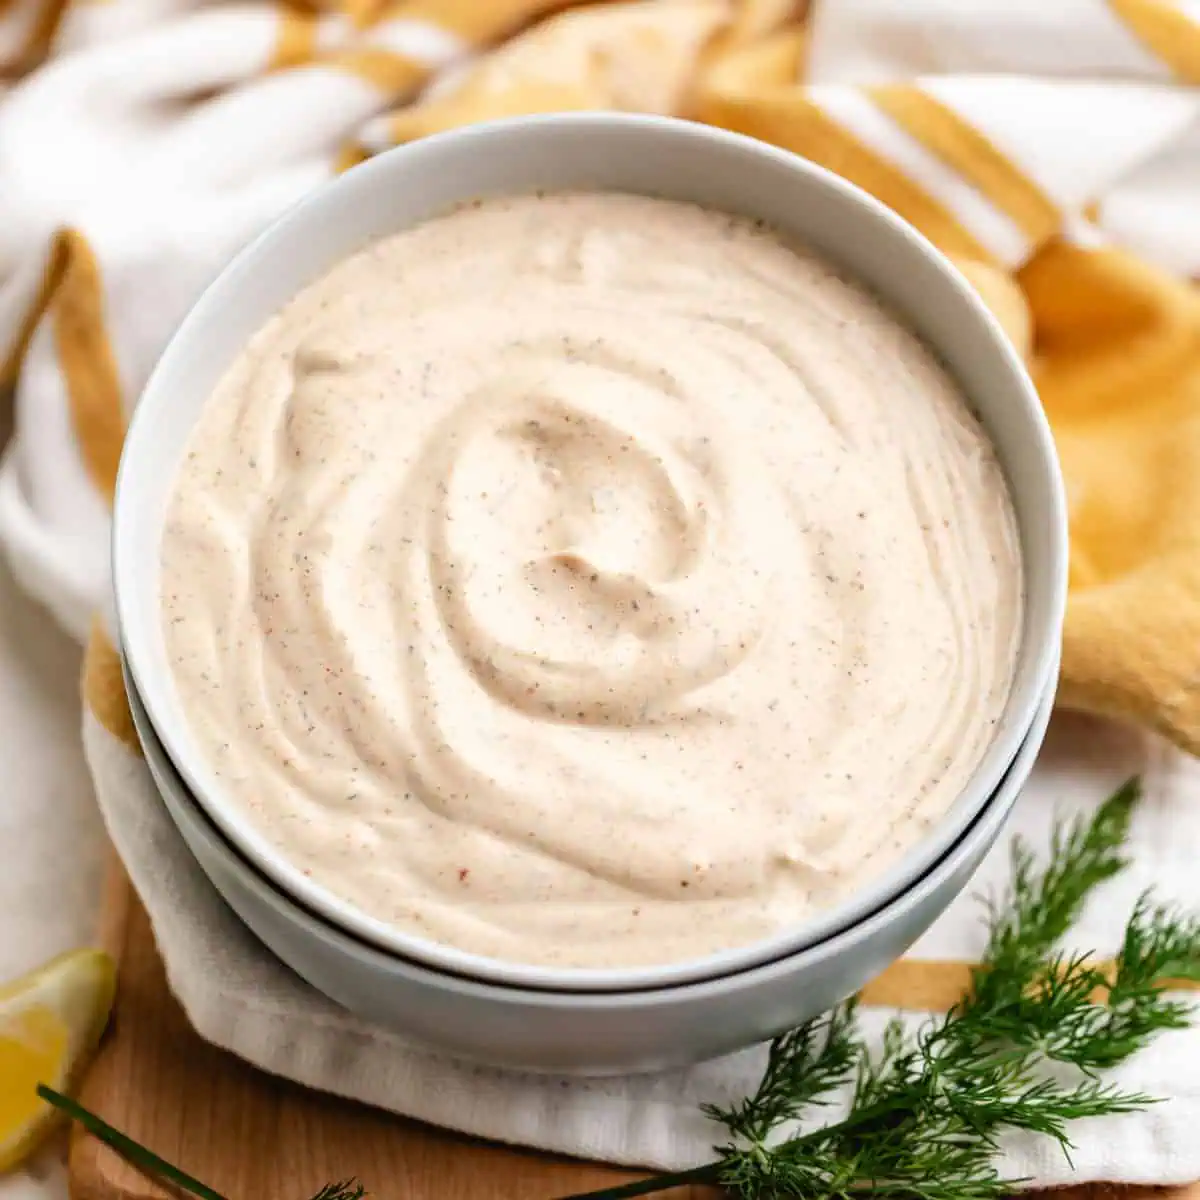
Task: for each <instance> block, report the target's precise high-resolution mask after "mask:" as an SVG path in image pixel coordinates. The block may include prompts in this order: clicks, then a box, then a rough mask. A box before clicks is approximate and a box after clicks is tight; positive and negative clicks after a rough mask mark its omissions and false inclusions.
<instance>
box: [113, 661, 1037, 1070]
mask: <svg viewBox="0 0 1200 1200" xmlns="http://www.w3.org/2000/svg"><path fill="white" fill-rule="evenodd" d="M127 687H128V691H129V697H130V708H131V710H132V713H133V719H134V725H135V728H136V729H137V732H138V736H139V737H140V739H141V742H142V746H143V748H144V750H145V755H146V763H147V765H148V767H149V769H150V771H151V773H152V775H153V777H154V780H155V782H156V784H157V785H158V788H159V791H160V793H161V795H162V798H163V802H164V805H165V807H166V809H167V811H168V813H169V814H170V816H171V818H172V820H173V821H174V823H175V826H176V828H177V829H178V830H179V832H180V834H181V835H182V837H183V839H184V841H185V842H186V844H187V846H188V848H189V849H190V850H191V852H192V854H193V855H194V857H195V858H196V860H197V862H198V863H199V864H200V867H201V869H202V870H203V871H204V872H205V874H206V875H207V876H208V878H209V879H210V880H211V881H212V883H213V884H214V886H215V887H216V888H217V890H218V891H219V892H220V893H221V895H222V896H223V898H224V899H225V901H226V902H227V903H228V904H229V906H230V908H231V909H232V910H233V911H234V912H235V913H236V914H237V915H238V916H239V917H240V918H241V920H242V921H243V922H244V924H245V925H246V926H247V927H248V928H249V929H250V931H251V932H252V933H253V934H254V935H255V936H256V937H257V938H258V939H259V940H260V941H261V942H262V943H263V944H264V945H265V946H266V947H267V948H268V949H269V950H270V951H271V952H272V953H274V954H275V955H276V956H277V957H278V958H279V959H280V960H281V961H282V962H284V963H286V964H287V965H288V966H289V967H290V968H291V969H292V970H293V971H295V972H296V974H297V975H299V976H300V977H301V978H302V979H304V980H306V981H307V982H308V983H310V984H312V986H313V987H315V988H316V989H317V990H318V991H320V992H323V993H324V994H325V995H327V996H329V997H330V998H331V999H333V1000H335V1001H336V1002H337V1003H339V1004H341V1005H342V1006H343V1007H344V1008H346V1009H347V1010H348V1011H350V1012H352V1013H354V1014H355V1015H356V1016H359V1017H362V1018H363V1019H364V1020H367V1021H371V1022H373V1023H375V1024H378V1025H382V1026H385V1027H391V1028H395V1029H397V1030H399V1031H401V1032H402V1033H403V1034H404V1035H405V1037H406V1038H408V1039H411V1040H412V1041H413V1042H414V1043H416V1044H419V1045H421V1046H424V1047H426V1048H428V1049H429V1050H431V1051H433V1052H435V1053H439V1054H449V1055H451V1056H453V1057H455V1058H458V1059H463V1060H466V1061H470V1062H475V1063H479V1064H482V1065H486V1066H492V1067H501V1068H506V1069H510V1070H521V1071H534V1072H541V1073H554V1074H562V1075H617V1074H622V1075H625V1074H634V1073H639V1072H647V1071H661V1070H666V1069H669V1068H672V1067H679V1066H684V1065H687V1064H690V1063H694V1062H699V1061H702V1060H705V1059H709V1058H715V1057H717V1056H719V1055H721V1054H725V1053H728V1052H730V1051H733V1050H737V1049H739V1048H741V1047H743V1046H747V1045H751V1044H753V1043H755V1042H760V1041H764V1040H766V1039H768V1038H770V1037H773V1036H774V1035H776V1034H778V1033H781V1032H783V1031H784V1030H787V1029H791V1028H794V1027H795V1026H797V1025H799V1024H801V1023H802V1022H804V1021H807V1020H809V1019H810V1018H812V1017H814V1016H817V1015H818V1014H819V1013H822V1012H824V1011H826V1010H827V1009H829V1008H831V1007H833V1006H834V1005H835V1004H837V1003H839V1002H840V1001H842V1000H844V999H845V998H846V997H847V996H849V995H851V994H852V993H853V992H855V991H857V990H858V989H859V988H861V987H862V986H863V985H864V984H866V983H867V982H868V981H869V980H870V979H872V978H874V977H875V976H876V975H878V974H879V973H880V972H881V971H882V970H883V969H884V968H885V967H886V966H887V965H888V964H889V963H891V962H892V961H893V960H894V959H896V958H898V957H899V956H900V955H901V954H903V953H904V952H905V951H906V950H907V949H908V948H909V947H910V946H911V945H912V943H913V942H914V941H916V939H917V938H918V937H919V936H920V935H921V934H922V933H923V932H924V931H925V930H926V929H927V928H928V927H929V925H930V924H931V923H932V922H933V921H934V920H935V919H936V918H937V916H938V915H939V914H940V913H941V912H942V911H943V910H944V909H945V907H946V905H947V903H948V902H949V900H950V899H952V898H953V897H954V896H955V895H957V894H958V893H959V892H960V891H961V890H962V888H963V886H964V884H965V883H966V881H967V880H968V879H969V878H970V877H971V875H972V874H973V873H974V871H975V869H976V868H977V867H978V865H979V863H980V862H981V860H982V859H983V856H984V854H986V853H987V851H988V850H989V849H990V848H991V846H992V845H993V844H994V843H995V841H996V838H997V837H998V836H999V834H1000V832H1001V831H1002V829H1003V827H1004V823H1005V821H1006V819H1007V817H1008V814H1009V812H1010V811H1011V810H1012V806H1013V804H1014V802H1015V801H1016V798H1017V795H1018V793H1019V791H1020V789H1021V785H1022V783H1023V782H1024V780H1025V778H1026V776H1027V774H1028V772H1029V768H1030V766H1031V765H1032V763H1033V760H1034V758H1035V757H1036V754H1037V751H1038V747H1039V746H1040V745H1041V742H1042V737H1043V734H1044V733H1045V730H1046V725H1047V723H1048V722H1049V719H1050V712H1051V709H1052V707H1053V695H1052V694H1051V693H1047V695H1046V696H1045V698H1044V699H1043V702H1042V704H1041V706H1040V708H1039V709H1038V713H1037V716H1036V718H1035V722H1034V725H1033V727H1032V729H1031V730H1030V732H1029V736H1028V737H1027V738H1026V740H1025V742H1024V743H1023V745H1022V746H1021V749H1020V750H1019V751H1018V753H1017V757H1016V758H1015V759H1014V760H1013V764H1012V766H1011V767H1010V768H1009V771H1008V773H1007V774H1006V775H1005V777H1004V779H1003V780H1002V781H1001V784H1000V786H999V788H998V789H997V791H996V794H995V795H994V796H993V797H992V799H991V801H990V803H989V804H988V805H987V806H986V807H985V808H984V809H983V811H982V812H981V813H980V815H979V817H978V819H977V820H976V821H975V822H974V823H973V824H972V825H971V826H970V827H969V828H968V829H967V830H966V832H965V833H964V834H963V836H962V837H961V838H960V839H959V840H958V841H957V842H956V843H955V844H954V845H953V846H952V847H951V848H950V849H949V851H948V852H947V853H946V855H945V856H944V857H943V858H942V859H940V860H939V861H938V862H937V863H935V864H934V865H933V867H932V868H931V869H930V870H929V871H928V872H927V873H926V874H925V875H923V876H922V877H921V878H920V879H918V880H916V881H915V882H914V883H913V884H912V886H911V887H909V888H908V889H907V890H905V891H904V892H903V893H902V894H901V895H900V896H898V897H896V898H895V899H893V900H892V901H891V902H890V903H889V904H887V905H885V906H884V907H883V908H881V909H879V910H878V911H877V912H875V913H873V914H872V915H871V916H870V917H868V918H866V919H865V920H863V921H860V922H859V923H857V924H856V925H854V926H852V927H851V928H850V929H847V930H844V931H843V932H841V933H839V934H835V935H833V936H832V937H829V938H826V939H825V940H824V941H821V942H818V943H817V944H816V945H813V946H809V947H808V948H807V949H804V950H800V951H798V952H797V953H795V954H793V955H789V956H787V957H785V958H782V959H777V960H775V961H773V962H769V963H765V964H763V965H761V966H757V967H750V968H748V969H746V970H744V971H739V972H736V973H734V974H732V975H725V976H722V977H721V978H719V979H712V980H703V981H699V982H694V983H682V984H676V985H674V986H668V987H664V988H654V989H649V990H644V991H636V992H579V991H562V992H555V991H546V990H540V989H521V988H511V987H505V986H503V985H499V984H494V983H487V982H484V981H481V980H475V979H469V978H462V977H459V976H454V975H449V974H446V973H444V972H440V971H434V970H430V969H429V968H427V967H423V966H421V965H420V964H419V963H416V962H411V961H409V960H407V959H404V958H400V957H398V956H396V955H392V954H389V953H387V952H386V951H384V950H381V949H379V948H378V947H376V946H374V945H372V944H371V943H370V942H365V941H361V940H359V939H357V938H355V937H354V936H353V935H351V934H349V933H347V932H345V931H344V930H342V929H341V928H340V927H338V926H336V925H334V924H332V923H330V922H328V921H325V920H323V919H322V918H321V917H320V916H319V915H317V914H316V913H313V912H311V911H309V910H308V909H305V908H304V907H302V906H301V905H300V904H298V903H297V902H296V901H295V900H294V899H293V898H291V897H290V896H288V895H287V893H285V892H283V891H282V890H281V889H279V888H278V887H276V886H275V885H274V884H273V883H272V881H271V880H269V879H268V878H266V876H264V875H263V874H262V873H261V872H260V871H257V870H256V869H255V868H254V867H253V866H252V865H251V864H250V863H249V862H248V861H247V860H246V859H245V858H244V857H243V856H242V855H240V854H239V853H238V852H237V850H236V849H235V848H234V847H233V845H232V844H231V843H230V841H229V840H228V839H227V838H226V837H224V836H223V835H222V833H221V832H220V830H219V829H218V828H217V827H216V825H215V824H214V822H213V821H211V820H210V819H209V818H208V817H207V815H206V814H205V812H204V810H203V809H202V808H201V806H200V805H199V804H197V803H196V800H195V798H194V797H193V796H191V795H190V793H189V792H188V790H187V788H186V786H185V785H184V783H183V781H182V779H180V777H179V773H178V772H177V771H176V770H175V767H174V764H173V763H172V762H171V760H170V758H169V757H168V756H167V754H166V751H165V750H164V749H163V746H162V743H161V742H160V741H159V740H158V737H157V735H156V734H155V732H154V729H153V726H152V725H151V724H150V722H149V720H148V718H147V715H146V711H145V708H144V707H143V706H142V704H141V701H140V699H139V697H138V695H137V691H136V689H135V688H134V687H133V685H132V682H131V681H129V680H128V676H127ZM256 1061H257V1062H258V1065H259V1066H261V1067H263V1068H265V1069H266V1070H271V1071H283V1072H284V1073H286V1072H287V1070H288V1065H287V1064H286V1063H284V1062H282V1061H271V1060H270V1059H267V1060H256Z"/></svg>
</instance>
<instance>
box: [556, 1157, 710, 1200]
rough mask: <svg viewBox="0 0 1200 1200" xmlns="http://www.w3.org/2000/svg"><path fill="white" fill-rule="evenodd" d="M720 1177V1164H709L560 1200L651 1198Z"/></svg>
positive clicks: (580, 1193)
mask: <svg viewBox="0 0 1200 1200" xmlns="http://www.w3.org/2000/svg"><path fill="white" fill-rule="evenodd" d="M720 1177H721V1164H720V1163H719V1162H711V1163H706V1164H705V1165H704V1166H702V1167H692V1168H691V1169H690V1170H687V1171H671V1172H670V1173H668V1174H665V1175H655V1176H653V1177H652V1178H650V1179H635V1180H633V1181H632V1182H631V1183H620V1184H617V1186H616V1187H607V1188H601V1189H600V1190H599V1191H598V1192H577V1193H575V1194H573V1195H570V1196H562V1197H560V1200H631V1198H632V1197H635V1196H652V1195H654V1193H655V1192H665V1191H667V1189H668V1188H676V1187H686V1186H687V1185H688V1184H690V1183H717V1182H718V1181H719V1180H720Z"/></svg>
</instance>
